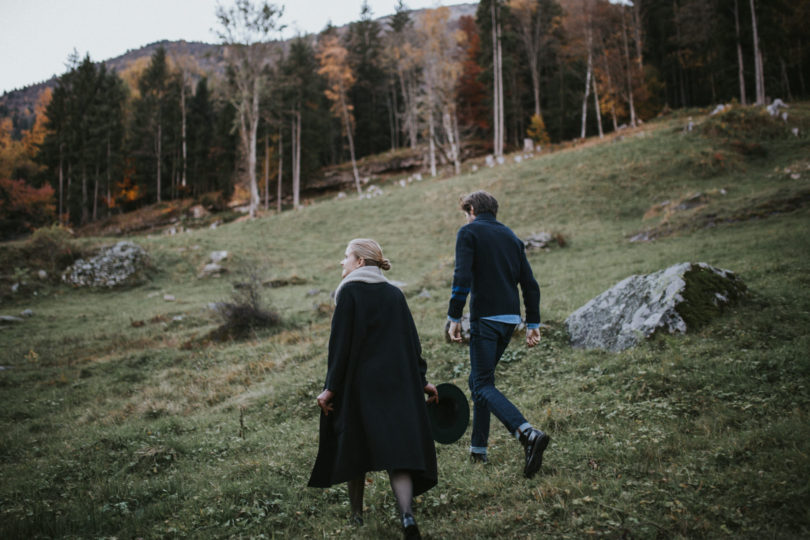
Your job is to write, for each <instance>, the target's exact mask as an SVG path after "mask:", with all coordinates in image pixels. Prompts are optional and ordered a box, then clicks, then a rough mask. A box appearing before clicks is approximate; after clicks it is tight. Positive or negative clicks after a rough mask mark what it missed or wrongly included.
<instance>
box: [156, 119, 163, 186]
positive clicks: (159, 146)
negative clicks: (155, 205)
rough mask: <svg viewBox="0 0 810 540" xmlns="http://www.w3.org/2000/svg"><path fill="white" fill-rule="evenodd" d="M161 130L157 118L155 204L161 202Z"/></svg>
mask: <svg viewBox="0 0 810 540" xmlns="http://www.w3.org/2000/svg"><path fill="white" fill-rule="evenodd" d="M162 128H163V126H161V124H160V118H159V117H158V125H157V140H156V141H155V157H156V158H157V159H156V161H157V202H160V201H161V199H160V188H161V186H160V181H161V178H160V173H161V169H162V167H161V166H160V162H161V159H160V158H161V153H162V151H163V150H162V148H161V142H162V139H163V129H162Z"/></svg>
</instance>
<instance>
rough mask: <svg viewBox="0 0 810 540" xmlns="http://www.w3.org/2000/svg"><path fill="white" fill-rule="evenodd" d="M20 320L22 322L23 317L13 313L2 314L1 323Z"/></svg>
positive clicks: (0, 316)
mask: <svg viewBox="0 0 810 540" xmlns="http://www.w3.org/2000/svg"><path fill="white" fill-rule="evenodd" d="M18 322H22V319H21V318H19V317H14V316H13V315H0V324H11V323H18Z"/></svg>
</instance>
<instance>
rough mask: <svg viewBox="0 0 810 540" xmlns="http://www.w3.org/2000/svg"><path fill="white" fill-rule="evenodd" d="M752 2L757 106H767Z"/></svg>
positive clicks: (755, 9) (752, 3)
mask: <svg viewBox="0 0 810 540" xmlns="http://www.w3.org/2000/svg"><path fill="white" fill-rule="evenodd" d="M750 1H751V26H752V28H753V31H754V80H755V81H756V89H757V103H756V104H757V105H764V104H765V75H764V74H763V72H762V51H760V50H759V30H758V29H757V8H756V6H755V5H754V0H750Z"/></svg>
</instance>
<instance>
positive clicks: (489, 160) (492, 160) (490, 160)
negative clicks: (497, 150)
mask: <svg viewBox="0 0 810 540" xmlns="http://www.w3.org/2000/svg"><path fill="white" fill-rule="evenodd" d="M485 161H486V164H487V167H489V168H490V169H491V168H492V167H494V166H495V158H494V157H493V156H492V154H489V155H487V157H486V159H485Z"/></svg>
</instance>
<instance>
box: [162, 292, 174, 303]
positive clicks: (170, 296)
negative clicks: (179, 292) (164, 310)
mask: <svg viewBox="0 0 810 540" xmlns="http://www.w3.org/2000/svg"><path fill="white" fill-rule="evenodd" d="M163 299H164V300H165V301H166V302H174V301H175V300H177V298H175V297H174V295H173V294H164V295H163Z"/></svg>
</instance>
